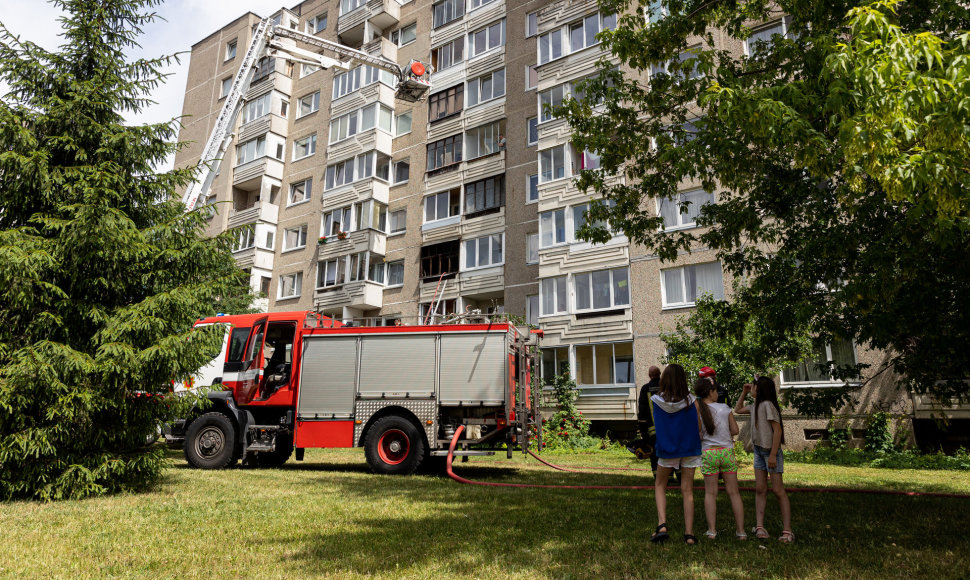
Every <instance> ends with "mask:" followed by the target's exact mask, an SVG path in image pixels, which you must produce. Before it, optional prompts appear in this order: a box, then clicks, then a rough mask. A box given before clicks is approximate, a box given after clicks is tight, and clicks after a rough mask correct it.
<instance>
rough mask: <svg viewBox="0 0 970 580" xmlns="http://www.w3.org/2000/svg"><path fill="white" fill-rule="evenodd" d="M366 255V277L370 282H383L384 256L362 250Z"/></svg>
mask: <svg viewBox="0 0 970 580" xmlns="http://www.w3.org/2000/svg"><path fill="white" fill-rule="evenodd" d="M364 254H366V256H367V261H368V266H367V279H368V280H370V281H371V282H377V283H378V284H383V283H384V274H385V267H386V264H385V263H384V257H383V256H379V255H377V254H372V253H370V252H364Z"/></svg>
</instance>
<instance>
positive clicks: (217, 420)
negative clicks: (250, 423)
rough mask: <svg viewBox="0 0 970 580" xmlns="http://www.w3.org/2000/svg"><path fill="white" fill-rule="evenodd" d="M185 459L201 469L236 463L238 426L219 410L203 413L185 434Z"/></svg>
mask: <svg viewBox="0 0 970 580" xmlns="http://www.w3.org/2000/svg"><path fill="white" fill-rule="evenodd" d="M184 449H185V460H186V461H188V462H189V465H191V466H192V467H197V468H199V469H223V468H225V467H229V466H230V465H231V464H232V463H234V459H235V457H234V455H235V452H236V428H235V426H234V425H233V424H232V421H230V420H229V417H226V416H225V415H223V414H222V413H219V412H218V411H216V412H212V413H206V414H205V415H202V416H201V417H199V418H198V419H196V420H195V421H192V424H191V425H189V429H188V431H187V432H186V434H185V447H184Z"/></svg>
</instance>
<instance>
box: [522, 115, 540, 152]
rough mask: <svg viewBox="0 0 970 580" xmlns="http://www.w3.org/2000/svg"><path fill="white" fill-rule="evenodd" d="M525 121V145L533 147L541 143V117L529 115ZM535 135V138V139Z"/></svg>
mask: <svg viewBox="0 0 970 580" xmlns="http://www.w3.org/2000/svg"><path fill="white" fill-rule="evenodd" d="M525 123H526V136H525V146H526V147H532V146H537V145H539V117H529V118H527V119H526V120H525ZM533 137H535V138H534V139H533Z"/></svg>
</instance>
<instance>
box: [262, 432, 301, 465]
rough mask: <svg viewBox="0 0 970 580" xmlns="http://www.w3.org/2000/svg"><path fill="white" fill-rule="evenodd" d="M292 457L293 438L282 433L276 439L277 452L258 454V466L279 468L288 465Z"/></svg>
mask: <svg viewBox="0 0 970 580" xmlns="http://www.w3.org/2000/svg"><path fill="white" fill-rule="evenodd" d="M290 455H293V436H292V435H289V434H282V433H281V434H279V435H277V437H276V450H275V451H268V452H262V453H259V454H257V456H256V465H258V466H259V467H279V466H281V465H283V464H284V463H286V461H287V460H288V459H289V458H290Z"/></svg>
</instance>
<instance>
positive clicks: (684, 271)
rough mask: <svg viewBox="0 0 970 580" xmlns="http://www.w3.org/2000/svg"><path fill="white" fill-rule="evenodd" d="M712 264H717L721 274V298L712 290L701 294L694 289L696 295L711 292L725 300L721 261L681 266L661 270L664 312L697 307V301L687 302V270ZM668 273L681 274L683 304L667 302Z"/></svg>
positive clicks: (661, 297)
mask: <svg viewBox="0 0 970 580" xmlns="http://www.w3.org/2000/svg"><path fill="white" fill-rule="evenodd" d="M710 264H717V267H718V272H719V273H720V278H721V290H720V296H718V293H717V292H710V289H708V288H705V289H703V292H701V293H698V292H697V291H696V289H694V292H695V294H698V295H699V294H703V293H704V292H710V293H711V294H713V295H714V297H715V298H716V299H718V300H723V298H724V270H723V268H722V267H721V263H720V262H719V261H714V262H703V263H699V264H688V265H686V266H679V267H677V268H665V269H663V270H660V299H661V304H662V307H663V309H664V310H668V309H675V308H691V307H694V306H696V305H697V302H696V300H694V301H688V300H687V296H688V292H687V276H686V274H687V269H688V268H697V267H701V266H708V265H710ZM668 272H671V273H673V272H679V273H680V285H681V288H682V289H683V292H684V301H683V302H669V301H668V300H667V278H666V277H667V273H668Z"/></svg>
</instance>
